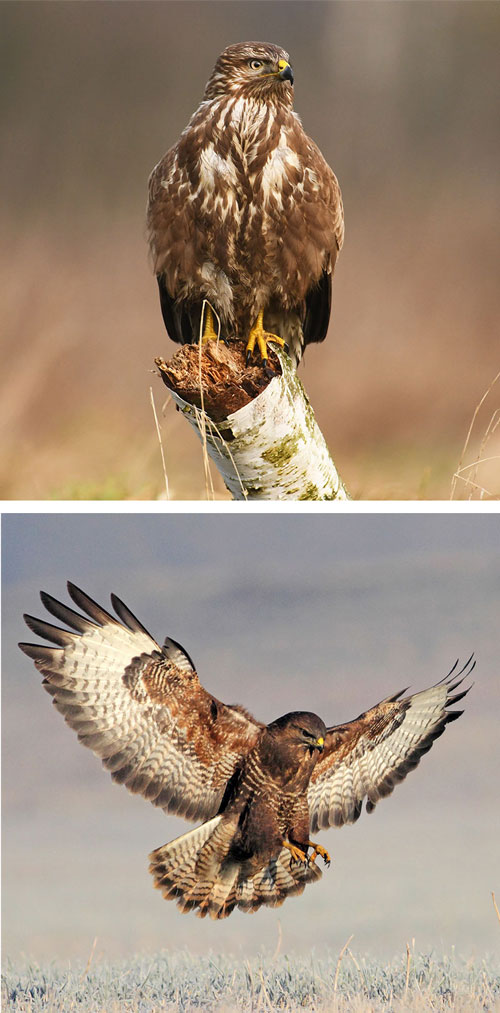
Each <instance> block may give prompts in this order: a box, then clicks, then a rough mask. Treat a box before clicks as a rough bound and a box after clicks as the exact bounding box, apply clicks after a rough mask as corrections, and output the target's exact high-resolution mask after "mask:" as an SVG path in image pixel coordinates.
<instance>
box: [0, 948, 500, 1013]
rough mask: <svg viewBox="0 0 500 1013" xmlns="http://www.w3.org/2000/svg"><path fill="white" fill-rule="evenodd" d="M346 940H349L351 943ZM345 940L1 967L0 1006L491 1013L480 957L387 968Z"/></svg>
mask: <svg viewBox="0 0 500 1013" xmlns="http://www.w3.org/2000/svg"><path fill="white" fill-rule="evenodd" d="M351 938H352V937H351ZM350 942H351V940H350V939H349V940H348V941H347V943H346V944H345V945H344V947H343V948H342V950H341V952H340V954H339V955H338V956H336V955H334V954H330V955H327V956H325V957H321V958H320V957H317V956H315V955H314V953H313V954H311V956H310V957H309V958H296V957H292V956H290V957H288V956H283V957H276V958H272V959H270V958H265V957H261V958H259V959H256V960H252V961H249V960H246V959H241V958H239V959H234V958H231V957H227V956H216V955H213V956H208V957H196V956H194V955H190V954H188V953H179V954H170V953H167V952H164V953H160V954H158V955H153V956H151V955H148V956H144V957H134V958H133V959H132V960H129V961H123V962H121V963H118V962H117V963H115V964H109V963H107V962H106V961H105V960H104V959H103V957H102V955H100V956H98V957H97V958H96V957H95V952H96V940H94V944H93V946H92V949H91V951H90V954H89V957H88V959H87V961H86V963H84V962H82V965H81V966H80V965H75V966H70V967H62V966H57V965H56V964H51V965H45V966H40V965H37V964H36V963H32V962H30V961H23V962H22V963H20V964H18V965H14V964H12V963H11V962H7V965H6V968H5V973H4V976H3V984H2V990H3V1008H4V1009H6V1010H12V1011H19V1013H38V1011H39V1010H46V1009H50V1010H53V1011H54V1013H56V1011H61V1013H62V1011H65V1013H67V1011H69V1010H73V1009H79V1010H82V1011H83V1013H87V1011H89V1013H90V1011H92V1013H97V1011H106V1013H111V1011H115V1010H116V1011H118V1010H125V1011H129V1013H153V1011H156V1010H162V1011H172V1013H174V1011H179V1013H180V1011H182V1013H191V1011H195V1010H205V1011H207V1013H225V1011H230V1010H234V1009H239V1010H242V1011H243V1013H257V1011H262V1013H266V1011H267V1013H271V1011H276V1010H283V1011H288V1013H297V1011H298V1010H300V1009H309V1010H312V1011H315V1013H323V1011H324V1013H326V1011H329V1013H424V1011H425V1013H427V1011H433V1013H434V1011H435V1013H441V1011H445V1010H451V1009H452V1010H455V1011H456V1013H472V1011H475V1010H477V1011H479V1010H482V1011H489V1013H493V1011H496V1010H499V1009H500V977H499V975H498V968H495V967H494V965H493V962H492V961H489V960H467V961H466V960H461V959H460V958H457V957H456V956H452V957H442V958H437V957H435V956H434V955H424V954H418V953H415V949H414V945H412V946H411V947H410V946H409V945H407V947H406V953H405V954H404V955H403V956H401V957H399V958H396V959H394V960H393V961H390V962H389V963H388V964H387V965H383V964H380V963H377V962H376V961H374V960H371V959H369V958H364V957H359V956H358V957H356V956H355V955H354V954H353V952H352V951H351V949H350V948H349V943H350Z"/></svg>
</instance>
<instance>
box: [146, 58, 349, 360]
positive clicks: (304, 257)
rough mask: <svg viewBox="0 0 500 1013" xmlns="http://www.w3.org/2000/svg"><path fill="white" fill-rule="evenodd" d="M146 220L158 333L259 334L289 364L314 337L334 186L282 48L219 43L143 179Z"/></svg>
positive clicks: (322, 298)
mask: <svg viewBox="0 0 500 1013" xmlns="http://www.w3.org/2000/svg"><path fill="white" fill-rule="evenodd" d="M147 221H148V231H149V239H150V246H151V251H152V258H153V265H154V270H155V273H156V277H157V280H158V286H159V290H160V302H161V309H162V314H163V319H164V322H165V326H166V329H167V331H168V333H169V335H170V337H171V338H172V339H173V340H174V341H177V342H180V343H181V344H186V343H189V342H193V341H198V338H199V336H200V334H201V335H202V340H203V341H209V340H211V339H214V338H217V336H218V334H219V332H220V335H221V336H222V337H223V338H224V339H226V340H227V339H240V340H244V341H245V342H246V349H247V362H249V361H250V359H251V357H252V354H253V352H254V349H257V350H258V352H259V353H260V356H261V359H262V361H263V362H264V363H265V364H266V366H267V359H268V353H267V343H268V342H269V341H275V342H277V343H278V344H281V345H283V344H285V343H286V345H287V346H288V349H289V351H290V355H291V358H292V360H293V361H294V363H295V364H297V363H298V362H299V360H300V358H301V355H302V352H303V350H304V348H305V346H306V345H307V344H309V343H310V342H314V341H323V339H324V338H325V336H326V332H327V329H328V322H329V319H330V307H331V285H332V274H333V270H334V267H335V262H336V260H337V255H338V253H339V251H340V249H341V247H342V242H343V238H344V212H343V207H342V197H341V193H340V187H339V184H338V182H337V179H336V177H335V176H334V174H333V172H332V170H331V169H330V167H329V166H328V164H327V163H326V161H325V159H324V158H323V155H322V154H321V152H320V150H319V148H318V147H317V146H316V144H315V143H314V141H312V140H311V139H310V138H309V137H308V136H307V134H305V132H304V130H303V128H302V124H301V121H300V119H299V117H298V116H297V114H296V113H295V112H294V111H293V73H292V68H291V65H290V60H289V56H288V53H286V52H285V51H284V50H283V49H280V48H279V46H275V45H271V44H269V43H264V42H243V43H239V44H237V45H233V46H228V47H227V49H225V50H224V52H223V53H222V54H221V55H220V56H219V58H218V60H217V63H216V64H215V67H214V70H213V72H212V75H211V77H210V79H209V81H208V84H207V86H206V89H205V94H204V96H203V100H202V102H201V104H200V106H199V108H198V109H197V110H196V112H195V113H194V115H193V116H192V118H191V120H190V121H189V123H188V125H187V127H186V128H185V130H184V131H183V133H182V134H181V136H180V138H179V140H178V141H177V144H175V145H174V146H173V148H170V150H169V151H168V152H167V153H166V155H165V156H164V157H163V158H162V160H161V161H160V162H159V163H158V165H157V166H156V167H155V168H154V169H153V172H152V173H151V176H150V179H149V204H148V212H147Z"/></svg>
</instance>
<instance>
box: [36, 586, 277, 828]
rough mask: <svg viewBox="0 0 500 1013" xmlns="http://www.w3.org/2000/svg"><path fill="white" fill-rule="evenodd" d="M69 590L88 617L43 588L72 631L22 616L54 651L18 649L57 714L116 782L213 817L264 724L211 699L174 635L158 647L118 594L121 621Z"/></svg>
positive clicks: (196, 815) (172, 807)
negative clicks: (33, 667)
mask: <svg viewBox="0 0 500 1013" xmlns="http://www.w3.org/2000/svg"><path fill="white" fill-rule="evenodd" d="M68 591H69V594H70V595H71V598H72V599H73V601H74V602H75V604H76V605H77V606H78V607H79V608H80V609H82V611H83V612H84V613H86V615H85V616H83V615H81V614H80V613H79V612H75V611H74V610H73V609H71V608H68V607H67V606H66V605H63V604H61V602H58V601H56V599H55V598H52V596H51V595H48V594H46V593H45V592H42V593H41V598H42V602H43V604H44V605H45V607H46V609H47V610H48V612H50V614H51V615H52V616H55V618H56V619H58V620H59V621H61V622H63V623H64V624H65V625H66V626H68V627H70V630H67V629H61V628H60V627H58V626H54V625H52V624H50V623H47V622H44V621H43V620H40V619H35V618H33V617H32V616H25V617H24V618H25V621H26V623H27V625H28V626H29V628H30V629H31V630H32V631H33V633H35V634H36V635H37V636H40V637H43V638H45V640H47V641H49V643H50V646H45V645H37V644H27V643H22V644H20V645H19V646H20V648H21V650H23V651H24V653H25V654H27V655H28V657H30V658H32V659H33V661H34V662H35V665H36V667H37V668H38V669H39V670H40V672H42V674H43V676H44V680H43V686H44V688H45V689H46V690H47V692H48V693H50V695H51V696H52V697H53V701H54V704H55V706H56V708H57V710H58V711H60V713H61V714H62V715H63V717H64V719H65V721H66V722H67V723H68V725H70V727H71V728H73V729H74V730H75V731H76V733H77V735H78V738H79V740H80V742H82V743H83V745H85V746H88V748H89V749H92V751H93V752H94V753H95V754H96V755H97V756H99V757H100V758H101V759H102V762H103V764H104V766H105V767H106V768H107V769H108V770H109V771H110V772H111V776H112V778H113V779H114V780H115V781H118V782H119V783H121V784H125V785H126V787H127V788H128V789H129V790H130V791H132V792H136V793H139V794H141V795H143V796H144V797H145V798H147V799H149V800H150V801H151V802H152V803H153V804H154V805H157V806H160V807H162V808H164V809H166V810H168V811H170V812H173V813H177V814H179V815H182V816H185V817H186V818H187V819H192V820H201V819H203V820H205V819H210V818H211V817H213V816H215V814H216V813H217V811H218V808H219V806H220V803H221V800H222V798H223V795H224V791H225V788H226V786H227V782H228V780H229V779H230V778H231V776H232V775H233V774H234V773H235V771H236V770H237V769H238V766H239V764H240V762H241V759H242V757H243V756H245V755H246V753H247V752H248V751H249V750H250V749H251V748H252V746H253V745H254V743H255V741H256V739H257V736H258V734H259V730H260V728H261V727H262V726H261V725H260V724H259V723H258V722H256V721H254V719H253V718H252V717H251V716H250V715H249V714H247V713H246V712H245V711H244V710H243V709H242V708H241V709H240V708H239V707H236V706H226V705H225V704H223V703H221V702H220V701H219V700H217V699H216V698H215V697H213V696H211V694H209V693H207V692H206V690H205V689H203V687H202V685H201V684H200V681H199V679H198V676H197V674H196V671H195V668H194V666H193V663H192V661H191V659H190V657H189V655H188V654H187V653H186V652H185V651H184V649H183V648H182V647H181V646H180V645H179V644H177V643H176V642H175V641H173V640H171V639H170V638H167V639H166V641H165V644H164V646H163V647H159V645H158V644H157V643H156V642H155V641H154V640H153V638H152V637H151V636H150V635H149V633H148V632H147V630H145V629H144V627H143V626H142V624H141V623H140V622H139V621H138V619H136V618H135V616H134V615H133V614H132V613H131V612H130V611H129V609H128V608H127V606H126V605H124V604H123V602H121V601H120V599H119V598H117V597H116V596H115V595H112V596H111V600H112V604H113V608H114V609H115V612H116V615H117V616H118V619H117V618H115V617H114V616H112V615H110V614H109V613H108V612H106V611H105V610H104V609H102V608H101V607H100V606H99V605H98V604H97V603H96V602H94V601H93V600H92V598H89V597H88V595H86V594H85V593H84V592H83V591H80V590H79V589H78V588H77V587H75V586H74V585H73V584H71V583H68ZM87 616H88V617H89V618H86V617H87ZM53 645H56V646H53Z"/></svg>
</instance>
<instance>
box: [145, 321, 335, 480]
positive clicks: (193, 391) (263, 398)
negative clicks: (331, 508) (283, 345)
mask: <svg viewBox="0 0 500 1013" xmlns="http://www.w3.org/2000/svg"><path fill="white" fill-rule="evenodd" d="M275 348H276V350H275ZM269 352H270V359H269V361H270V364H271V365H272V367H273V369H274V370H275V375H274V376H273V377H272V378H270V377H269V376H268V375H266V372H265V370H264V368H263V366H262V364H261V363H258V364H256V365H255V366H250V367H247V366H246V365H245V352H244V346H243V344H242V343H241V342H238V343H235V344H233V345H229V346H226V345H224V344H223V343H222V342H215V341H210V342H208V343H207V344H206V345H203V346H200V345H199V344H197V345H183V346H182V347H181V348H180V349H179V351H178V352H177V353H176V355H175V356H174V358H173V359H172V360H171V361H170V362H168V363H167V362H165V361H164V360H163V359H159V358H158V359H155V364H156V366H157V368H158V370H159V372H160V375H161V377H162V379H163V381H164V383H165V384H166V385H167V387H168V388H169V390H170V392H171V394H172V397H173V399H174V401H175V403H176V405H177V406H178V408H179V410H180V411H181V412H182V414H183V415H184V416H185V418H186V419H187V421H188V422H189V423H190V424H191V425H192V426H193V428H194V429H195V431H196V433H197V435H198V436H199V438H200V440H201V441H202V444H203V445H204V446H205V447H206V450H207V453H208V454H209V456H210V457H211V459H212V460H213V462H214V464H215V465H216V467H217V468H218V470H219V472H220V474H221V475H222V478H223V479H224V482H225V484H226V487H227V488H228V489H229V491H230V492H231V494H232V496H233V499H235V500H242V499H245V500H335V499H338V500H346V499H348V498H349V496H348V494H347V492H346V490H345V487H344V485H343V483H342V481H341V479H340V477H339V474H338V472H337V469H336V467H335V465H334V463H333V461H332V459H331V457H330V454H329V451H328V447H327V446H326V443H325V440H324V437H323V435H322V433H321V431H320V429H319V427H318V425H317V423H316V419H315V417H314V412H313V410H312V408H311V405H310V403H309V400H308V398H307V395H306V393H305V390H304V388H303V386H302V383H301V382H300V380H299V378H298V377H297V374H296V372H295V369H294V368H293V366H292V364H291V361H290V359H289V357H288V355H286V353H285V352H282V351H281V349H279V348H278V347H277V346H273V348H272V351H271V348H270V349H269Z"/></svg>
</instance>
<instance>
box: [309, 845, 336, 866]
mask: <svg viewBox="0 0 500 1013" xmlns="http://www.w3.org/2000/svg"><path fill="white" fill-rule="evenodd" d="M307 847H308V848H312V849H313V852H312V854H311V855H309V859H308V860H309V862H314V859H315V858H317V856H318V855H320V856H321V858H322V859H323V861H324V863H325V865H330V862H331V858H330V855H329V854H328V851H327V850H326V848H323V847H322V846H321V844H315V843H314V841H308V842H307Z"/></svg>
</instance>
